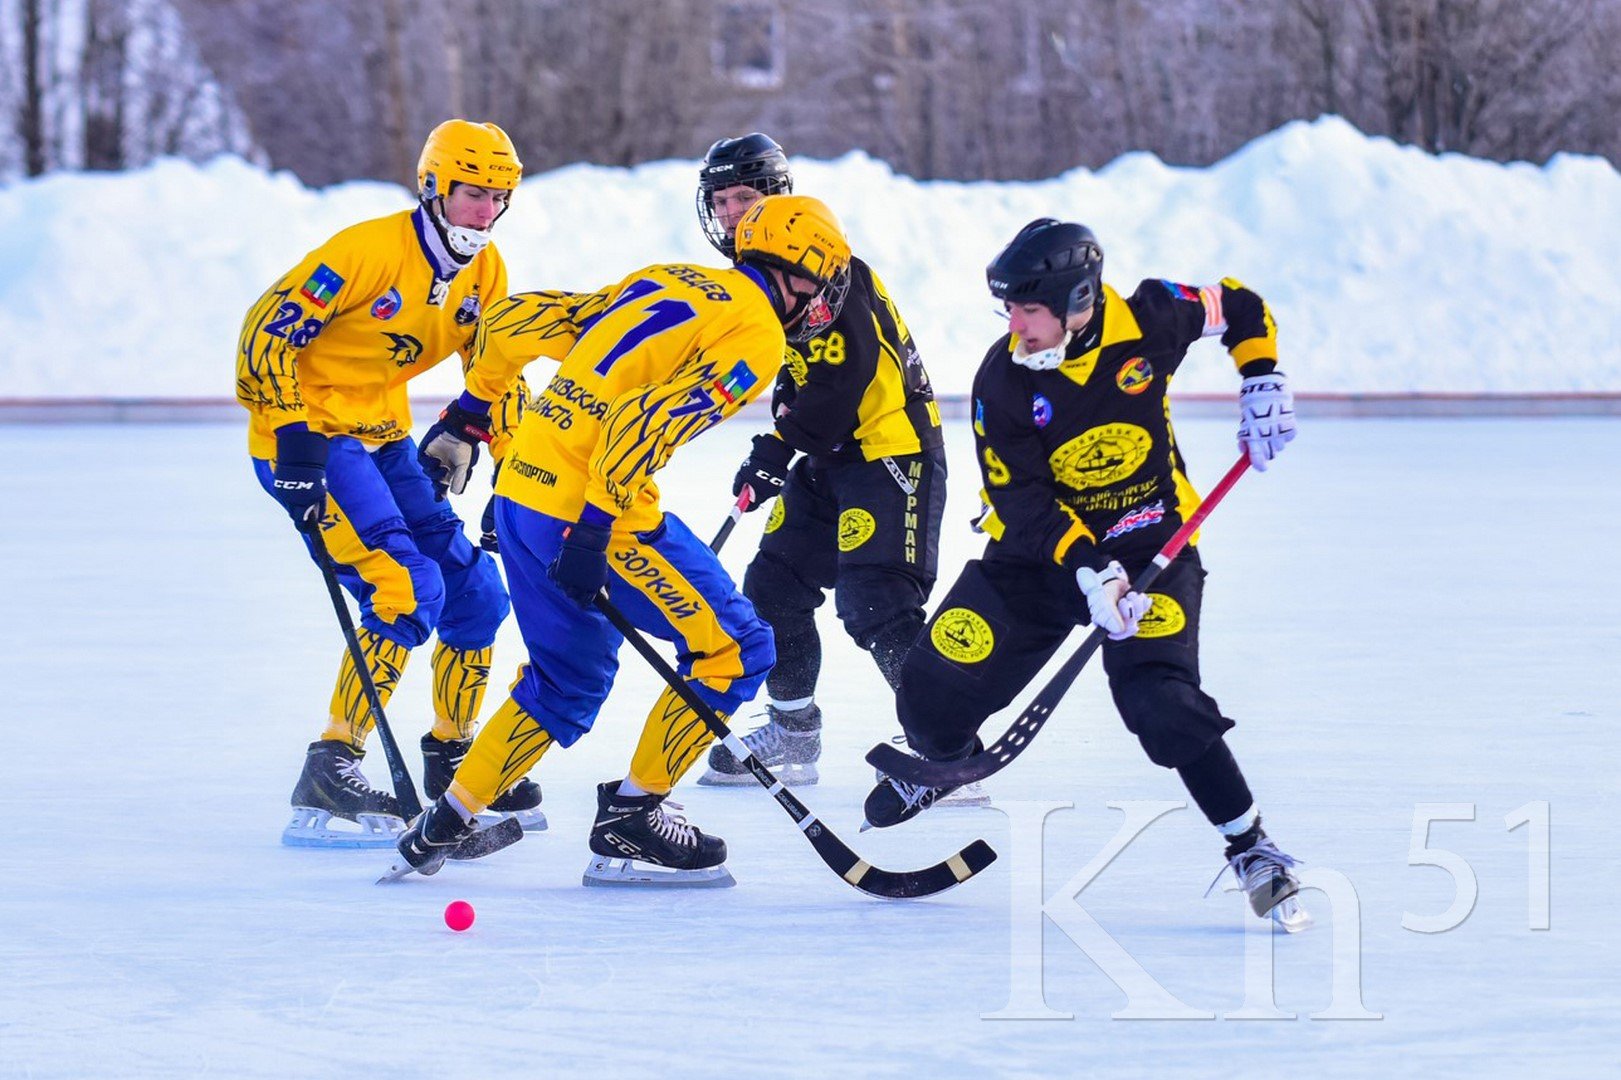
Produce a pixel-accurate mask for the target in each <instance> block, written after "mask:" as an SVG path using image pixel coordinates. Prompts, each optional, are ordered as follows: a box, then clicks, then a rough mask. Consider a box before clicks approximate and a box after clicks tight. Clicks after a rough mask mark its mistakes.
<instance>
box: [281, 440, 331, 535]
mask: <svg viewBox="0 0 1621 1080" xmlns="http://www.w3.org/2000/svg"><path fill="white" fill-rule="evenodd" d="M329 449H330V447H329V446H328V444H327V441H326V436H325V435H321V434H318V433H316V432H314V431H310V430H308V429H307V428H304V427H303V425H294V424H289V425H287V426H286V427H284V428H281V429H280V430H279V431H277V432H276V498H278V499H280V500H281V504H282V505H283V506H285V507H286V508H287V512H288V513H289V514H291V515H292V517H293V524H294V525H295V526H296V527H297V528H298V531H299V532H302V533H313V532H319V531H320V529H321V518H322V517H323V516H324V515H325V514H326V455H327V451H328V450H329Z"/></svg>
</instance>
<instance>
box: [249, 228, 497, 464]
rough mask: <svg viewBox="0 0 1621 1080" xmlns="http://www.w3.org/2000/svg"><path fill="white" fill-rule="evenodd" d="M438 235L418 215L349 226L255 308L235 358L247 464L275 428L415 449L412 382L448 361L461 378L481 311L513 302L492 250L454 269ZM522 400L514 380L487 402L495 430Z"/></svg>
mask: <svg viewBox="0 0 1621 1080" xmlns="http://www.w3.org/2000/svg"><path fill="white" fill-rule="evenodd" d="M432 230H433V224H432V223H431V222H429V221H428V220H427V216H426V211H425V210H423V209H422V208H421V207H418V208H417V209H415V210H405V211H401V212H400V213H397V214H390V215H389V216H387V217H381V218H375V219H373V220H371V221H364V222H361V223H360V224H358V225H353V226H351V227H349V228H347V229H344V230H343V231H342V232H340V233H338V234H337V235H335V236H333V237H332V238H331V239H330V240H328V241H327V242H326V243H324V244H322V245H321V246H320V247H318V248H316V249H315V250H314V251H312V252H310V253H309V254H308V255H306V256H305V257H304V259H303V261H301V262H300V263H299V264H298V265H297V266H295V267H293V269H291V270H290V271H288V272H287V273H286V274H284V275H282V277H281V278H280V279H278V280H277V281H276V283H275V284H274V285H272V286H271V287H270V288H269V289H268V290H267V291H266V292H265V294H264V295H263V296H261V297H260V298H259V299H258V301H257V302H255V303H254V305H253V307H252V308H250V309H249V311H248V314H247V318H246V319H244V320H243V323H242V334H241V337H240V339H239V340H238V343H237V354H236V397H237V400H238V401H240V402H241V403H242V405H243V406H244V407H245V408H247V410H248V412H249V413H250V414H251V421H250V423H249V427H248V450H249V453H251V454H252V455H253V456H254V457H258V458H267V459H268V458H274V457H275V453H276V437H275V431H276V429H277V428H279V427H281V426H282V425H284V424H289V423H293V422H296V421H300V420H302V421H305V422H306V423H308V424H309V427H310V430H311V431H317V432H320V433H322V434H324V435H350V436H353V437H354V438H357V439H359V440H361V441H362V442H365V443H368V444H371V445H380V444H383V443H389V442H394V441H396V440H399V439H404V438H408V437H409V436H410V434H411V408H410V402H409V400H408V399H407V396H406V391H405V384H406V382H407V381H408V380H410V379H411V378H413V377H414V376H417V375H420V374H421V373H422V372H424V371H427V370H428V369H429V368H431V367H433V366H434V365H436V364H438V363H439V362H440V361H442V360H444V359H445V358H446V357H447V356H449V355H450V354H451V353H453V352H461V353H462V356H463V359H464V364H463V367H464V369H465V368H466V366H467V362H468V361H470V357H471V345H472V340H473V334H474V330H475V328H476V327H477V325H478V321H479V317H480V315H481V314H482V312H483V309H484V308H485V307H486V306H488V305H490V304H493V303H494V302H496V301H498V300H500V299H502V298H503V297H505V296H506V292H507V271H506V264H505V263H504V262H502V260H501V255H500V253H499V252H498V251H497V250H496V249H495V246H494V245H493V244H492V245H490V246H489V247H486V248H485V249H484V250H483V251H481V252H479V253H478V254H477V255H475V256H474V257H473V258H472V260H471V261H470V262H469V263H468V264H467V265H466V266H463V267H460V268H457V267H456V266H455V264H454V263H452V262H450V261H449V259H448V257H445V256H443V255H440V256H436V255H435V250H434V247H433V246H432V245H433V243H434V242H435V241H437V239H438V238H437V236H436V235H435V236H432V237H429V236H427V235H426V234H425V231H427V232H431V231H432ZM522 390H523V388H522V387H521V386H518V385H517V383H516V373H514V376H513V378H512V379H509V380H508V381H507V382H506V383H505V384H503V385H502V386H501V387H499V389H498V392H495V393H492V394H491V396H490V398H489V399H488V400H490V401H492V402H500V406H499V407H498V408H496V409H495V410H494V411H493V415H495V416H496V417H497V418H498V422H499V418H501V417H506V418H507V419H508V420H509V421H515V419H516V414H517V413H518V411H519V407H518V406H519V405H521V400H522ZM509 394H511V395H513V397H512V398H508V397H507V395H509ZM497 434H498V435H499V431H498V432H497ZM499 441H500V440H499V439H498V445H497V449H499V448H500V447H499Z"/></svg>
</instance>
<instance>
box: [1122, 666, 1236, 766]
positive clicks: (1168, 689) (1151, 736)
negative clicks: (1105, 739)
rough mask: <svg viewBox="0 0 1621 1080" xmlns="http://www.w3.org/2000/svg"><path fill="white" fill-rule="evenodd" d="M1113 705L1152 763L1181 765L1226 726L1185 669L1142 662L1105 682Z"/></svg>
mask: <svg viewBox="0 0 1621 1080" xmlns="http://www.w3.org/2000/svg"><path fill="white" fill-rule="evenodd" d="M1109 689H1110V691H1111V692H1112V693H1113V695H1114V703H1115V708H1117V709H1119V710H1120V718H1121V719H1122V720H1124V721H1125V724H1126V730H1128V731H1130V732H1131V733H1132V734H1133V735H1135V736H1137V741H1138V742H1140V743H1141V744H1142V747H1143V752H1144V753H1146V754H1147V755H1148V760H1150V761H1152V762H1153V763H1154V764H1155V765H1159V766H1161V767H1163V768H1167V769H1176V768H1181V767H1182V766H1184V765H1188V764H1191V763H1192V762H1194V761H1197V760H1198V759H1199V758H1200V757H1202V756H1204V753H1205V751H1207V750H1209V749H1210V746H1211V745H1212V744H1213V743H1214V742H1215V741H1216V740H1217V739H1220V738H1221V737H1222V735H1223V734H1225V733H1226V732H1227V731H1228V730H1229V729H1231V728H1232V726H1233V722H1232V721H1231V720H1228V719H1227V718H1226V717H1224V716H1222V715H1221V712H1220V711H1219V710H1218V709H1217V708H1216V703H1215V701H1214V700H1212V699H1211V698H1210V696H1209V695H1208V694H1206V693H1205V692H1204V691H1203V690H1201V689H1199V684H1198V683H1197V682H1196V681H1194V680H1193V679H1191V678H1190V677H1189V675H1188V673H1187V672H1186V671H1184V670H1183V669H1181V668H1179V667H1174V666H1172V665H1168V664H1163V665H1162V664H1148V665H1144V666H1142V667H1139V668H1136V669H1134V670H1133V671H1130V672H1128V673H1126V674H1125V675H1123V676H1121V677H1117V678H1115V679H1112V680H1111V681H1110V686H1109Z"/></svg>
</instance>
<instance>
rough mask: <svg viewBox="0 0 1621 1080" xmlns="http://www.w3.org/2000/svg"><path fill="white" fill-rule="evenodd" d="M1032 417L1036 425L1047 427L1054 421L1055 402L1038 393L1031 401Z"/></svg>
mask: <svg viewBox="0 0 1621 1080" xmlns="http://www.w3.org/2000/svg"><path fill="white" fill-rule="evenodd" d="M1030 418H1031V419H1032V420H1034V421H1035V422H1036V427H1038V428H1043V427H1046V426H1047V425H1048V424H1050V423H1052V422H1053V403H1052V402H1050V401H1048V400H1047V399H1046V398H1045V397H1044V396H1042V395H1041V394H1037V395H1036V396H1035V397H1034V398H1032V399H1031V401H1030Z"/></svg>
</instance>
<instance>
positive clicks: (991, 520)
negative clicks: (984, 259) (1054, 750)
mask: <svg viewBox="0 0 1621 1080" xmlns="http://www.w3.org/2000/svg"><path fill="white" fill-rule="evenodd" d="M1102 272H1103V251H1102V248H1101V247H1100V246H1099V244H1098V242H1097V238H1096V237H1094V236H1093V235H1092V232H1091V230H1089V229H1087V228H1086V227H1085V226H1082V225H1076V224H1070V223H1063V222H1059V221H1055V220H1053V219H1051V218H1043V219H1041V220H1039V221H1034V222H1031V223H1030V224H1029V225H1027V226H1025V228H1024V229H1023V230H1022V231H1021V232H1020V233H1019V234H1018V236H1016V237H1015V238H1014V239H1013V242H1012V243H1010V244H1009V245H1008V246H1007V247H1006V248H1004V249H1003V250H1002V252H1001V253H1000V254H999V255H997V257H996V259H995V261H993V262H992V263H991V264H990V266H989V267H988V268H987V270H986V276H987V278H988V279H989V282H990V288H991V294H992V295H993V296H995V297H996V298H997V299H999V300H1001V301H1002V302H1003V304H1004V306H1005V307H1006V309H1007V312H1008V318H1009V327H1010V331H1011V332H1010V333H1009V334H1006V335H1004V336H1003V337H1002V338H1000V339H999V340H998V341H997V342H996V344H995V345H993V346H992V347H991V349H990V352H988V353H987V354H986V356H985V359H984V361H983V362H982V363H981V365H980V368H979V372H978V374H977V375H976V376H975V379H974V390H973V416H974V424H973V426H974V436H975V440H976V444H977V446H976V448H977V450H978V457H979V463H980V468H981V471H982V473H983V477H984V483H985V489H984V499H985V504H986V509H985V513H984V516H983V517H982V518H981V519H980V522H979V528H980V529H981V530H982V531H984V532H985V533H987V534H989V536H990V537H991V539H990V542H989V544H987V546H986V549H985V554H984V556H983V557H982V558H979V559H975V560H972V561H970V562H969V563H968V565H967V566H966V567H964V568H963V572H962V575H961V576H960V577H958V579H957V582H956V584H954V585H953V586H952V587H951V592H950V593H949V594H948V595H947V596H946V598H945V599H944V600H943V601H941V603H940V607H939V609H938V610H937V612H936V613H935V616H934V618H933V620H932V621H931V622H930V624H929V627H928V629H927V631H926V632H925V633H924V634H923V636H921V637H920V638H919V640H918V642H917V644H916V646H915V647H914V648H913V649H912V651H911V652H910V654H909V655H908V657H907V660H906V663H905V666H904V668H903V670H902V674H901V686H900V690H899V693H898V697H897V701H898V710H899V713H900V720H901V726H902V728H903V729H904V731H905V732H906V736H907V739H908V741H909V742H910V743H911V746H912V748H913V749H914V750H915V751H917V752H918V753H921V754H922V755H923V756H924V757H926V758H931V759H936V760H956V759H960V758H963V757H967V756H968V755H970V754H972V753H974V752H976V751H977V750H978V749H979V748H980V743H979V740H978V739H977V737H976V732H977V731H978V730H979V728H980V725H982V724H983V723H984V722H985V720H986V718H987V717H989V716H990V715H992V714H993V713H995V712H997V711H998V710H1000V709H1002V708H1003V707H1004V706H1006V705H1007V704H1008V703H1009V702H1010V701H1012V700H1013V697H1014V695H1016V694H1017V693H1018V692H1019V690H1021V689H1022V688H1023V687H1024V686H1025V684H1026V683H1028V682H1029V681H1030V680H1031V679H1032V678H1034V677H1035V675H1036V673H1037V672H1038V671H1040V670H1041V668H1042V666H1043V665H1044V664H1045V663H1046V662H1047V660H1048V659H1049V658H1051V656H1052V655H1053V653H1054V652H1055V651H1056V650H1057V648H1058V646H1059V645H1060V644H1061V643H1062V642H1063V640H1064V638H1065V637H1066V636H1067V635H1068V634H1069V632H1070V630H1071V629H1072V628H1074V627H1075V626H1077V625H1083V624H1088V623H1092V624H1096V625H1099V626H1102V627H1103V628H1104V629H1105V630H1106V631H1108V637H1109V640H1108V641H1106V642H1105V643H1104V645H1103V650H1102V651H1103V667H1104V670H1105V672H1107V674H1108V678H1109V688H1110V690H1111V692H1112V693H1113V696H1114V702H1115V706H1116V707H1117V708H1118V709H1119V710H1120V715H1121V717H1122V719H1124V721H1125V724H1126V727H1127V728H1128V729H1129V730H1130V731H1131V732H1132V733H1133V734H1135V735H1136V736H1137V738H1138V739H1139V740H1140V741H1141V743H1142V746H1143V749H1144V751H1146V752H1147V754H1148V757H1149V759H1150V760H1151V761H1153V762H1154V763H1155V764H1158V765H1162V766H1165V767H1166V768H1171V769H1175V770H1176V771H1177V772H1178V773H1179V774H1180V775H1181V777H1182V780H1183V782H1184V783H1185V784H1186V785H1187V788H1188V792H1189V793H1190V794H1191V795H1192V796H1193V800H1194V802H1196V803H1197V804H1198V806H1199V809H1200V810H1202V811H1203V812H1204V814H1205V816H1206V817H1207V818H1209V819H1210V822H1211V823H1212V824H1213V825H1215V826H1216V827H1217V828H1218V829H1219V830H1220V831H1221V832H1222V834H1223V836H1225V837H1226V838H1227V841H1228V846H1227V858H1228V860H1229V862H1230V864H1231V865H1232V867H1233V869H1234V871H1235V872H1236V873H1237V875H1238V877H1239V879H1240V880H1241V881H1242V883H1243V885H1244V887H1245V889H1246V891H1247V892H1248V894H1249V897H1250V903H1251V906H1252V907H1253V908H1254V909H1255V911H1256V913H1257V914H1266V913H1268V912H1270V911H1272V909H1273V908H1274V906H1276V905H1278V904H1280V902H1282V901H1284V900H1285V899H1287V898H1290V897H1292V896H1293V894H1294V893H1295V892H1296V891H1297V889H1298V883H1297V882H1296V880H1295V878H1294V876H1293V875H1292V874H1291V873H1290V871H1289V867H1290V866H1291V865H1293V862H1294V860H1292V859H1291V858H1290V857H1289V856H1287V855H1285V854H1283V853H1282V852H1281V851H1279V850H1278V848H1277V847H1276V845H1275V844H1273V842H1272V841H1271V840H1269V839H1268V838H1267V836H1266V833H1265V832H1264V831H1262V828H1261V821H1260V816H1259V814H1258V813H1257V812H1256V808H1255V800H1254V798H1253V797H1252V796H1251V794H1250V790H1249V786H1248V785H1247V784H1246V782H1245V780H1244V775H1243V773H1242V772H1240V771H1239V768H1238V763H1237V762H1236V761H1234V760H1233V755H1232V753H1231V751H1230V750H1229V749H1228V747H1227V744H1226V742H1225V741H1223V738H1222V736H1223V734H1224V733H1225V732H1226V731H1228V730H1229V729H1230V728H1232V726H1233V722H1232V721H1231V720H1229V719H1227V718H1226V717H1225V716H1223V715H1222V714H1221V711H1220V710H1219V709H1218V708H1217V705H1216V702H1215V701H1214V700H1213V699H1212V698H1211V697H1210V696H1209V695H1208V694H1206V693H1205V692H1204V691H1203V690H1202V689H1201V688H1200V686H1199V602H1200V597H1201V595H1202V594H1203V591H1204V576H1205V572H1204V569H1203V567H1202V566H1201V565H1200V561H1199V555H1198V552H1197V550H1196V549H1195V548H1194V547H1192V546H1191V545H1190V546H1189V547H1188V548H1186V549H1185V550H1184V551H1183V553H1182V554H1181V556H1179V557H1178V558H1177V559H1176V560H1175V561H1174V562H1172V563H1171V565H1170V566H1169V567H1168V568H1167V569H1166V570H1165V571H1164V572H1163V573H1162V574H1161V575H1160V577H1159V578H1158V580H1156V581H1155V583H1154V586H1153V591H1152V592H1151V593H1150V594H1148V595H1147V596H1143V595H1140V594H1138V593H1136V592H1133V591H1132V590H1131V587H1130V581H1131V577H1132V576H1135V575H1137V574H1139V573H1140V572H1141V571H1143V570H1144V569H1145V568H1146V567H1147V566H1148V564H1149V562H1150V561H1151V560H1152V558H1153V556H1154V554H1155V553H1156V552H1157V551H1158V550H1159V548H1160V547H1161V546H1162V545H1163V544H1164V543H1165V541H1166V540H1168V539H1169V538H1170V536H1171V534H1172V533H1174V532H1175V531H1176V529H1177V528H1178V527H1179V526H1180V525H1181V523H1182V521H1183V520H1184V518H1185V515H1187V514H1190V513H1192V512H1193V510H1194V509H1195V508H1196V507H1197V506H1198V501H1199V497H1198V495H1197V493H1196V492H1195V491H1194V490H1193V487H1192V485H1191V484H1189V482H1188V479H1187V476H1186V474H1185V473H1186V470H1185V469H1184V468H1183V462H1182V456H1181V453H1180V451H1179V450H1178V448H1177V445H1176V438H1175V435H1174V433H1173V431H1172V429H1171V423H1170V413H1169V410H1168V408H1167V402H1166V398H1165V394H1166V389H1167V385H1168V383H1169V381H1170V377H1171V376H1172V375H1173V374H1174V373H1175V372H1176V370H1177V367H1178V366H1179V365H1180V364H1181V363H1182V359H1183V357H1184V356H1185V355H1186V353H1187V349H1188V346H1190V345H1192V344H1193V343H1194V342H1195V341H1197V340H1199V339H1200V338H1201V337H1209V336H1213V335H1218V334H1219V335H1220V336H1221V342H1222V344H1223V345H1225V346H1226V347H1227V349H1228V351H1229V352H1230V353H1231V354H1232V357H1233V360H1234V362H1235V363H1236V364H1237V366H1238V369H1239V372H1240V373H1241V374H1242V376H1243V386H1242V389H1241V390H1240V397H1239V399H1240V404H1241V411H1242V414H1243V420H1242V422H1241V424H1240V427H1239V433H1238V438H1239V443H1240V446H1241V447H1242V448H1245V449H1247V450H1248V452H1249V454H1250V458H1251V462H1252V464H1253V465H1254V466H1255V467H1256V468H1258V469H1264V468H1265V467H1266V465H1267V463H1268V462H1269V461H1270V460H1271V459H1272V458H1273V457H1274V456H1275V455H1276V454H1277V453H1278V452H1280V451H1281V450H1282V449H1283V447H1284V445H1285V444H1286V443H1287V442H1288V441H1289V440H1290V439H1292V438H1293V437H1294V406H1293V398H1292V395H1291V393H1290V391H1289V386H1288V381H1287V380H1286V379H1285V378H1284V375H1283V373H1282V372H1280V371H1278V370H1277V329H1276V326H1275V325H1274V323H1273V321H1272V315H1271V312H1270V311H1268V309H1267V306H1266V304H1265V303H1264V302H1263V301H1262V300H1261V298H1260V297H1259V296H1257V295H1256V294H1255V293H1253V292H1251V291H1250V290H1249V289H1247V288H1245V287H1244V286H1243V285H1242V284H1240V283H1239V282H1237V281H1235V280H1233V279H1231V278H1224V279H1223V280H1222V281H1221V282H1220V283H1219V284H1217V285H1209V286H1204V287H1196V286H1191V285H1180V284H1177V283H1175V282H1170V281H1155V280H1150V281H1144V282H1143V283H1142V284H1141V285H1139V286H1138V287H1137V291H1136V292H1135V293H1133V294H1132V295H1131V296H1130V297H1129V298H1122V297H1121V296H1120V295H1119V294H1118V293H1116V292H1115V291H1114V290H1113V289H1111V288H1110V287H1109V286H1107V285H1104V284H1103V281H1102ZM941 793H942V789H939V788H930V787H922V786H917V785H912V784H907V783H904V782H901V781H899V780H895V779H893V778H891V779H887V780H884V781H882V782H881V783H880V784H879V785H878V786H877V787H876V788H875V789H874V790H873V792H872V794H871V795H869V796H868V798H867V803H866V813H867V820H868V822H870V823H871V824H872V825H875V826H879V827H882V826H888V825H895V824H897V823H899V822H902V821H905V820H908V819H909V818H911V817H913V816H915V815H916V814H918V813H919V812H921V811H922V810H924V809H927V808H928V807H929V806H930V805H932V804H933V803H934V802H935V801H936V800H937V799H938V798H939V797H940V795H941ZM1297 910H1298V909H1297V908H1296V907H1295V905H1294V902H1293V901H1292V900H1291V901H1290V903H1289V905H1288V906H1287V907H1286V908H1282V909H1280V911H1279V915H1280V917H1286V916H1289V915H1290V914H1291V911H1297Z"/></svg>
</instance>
